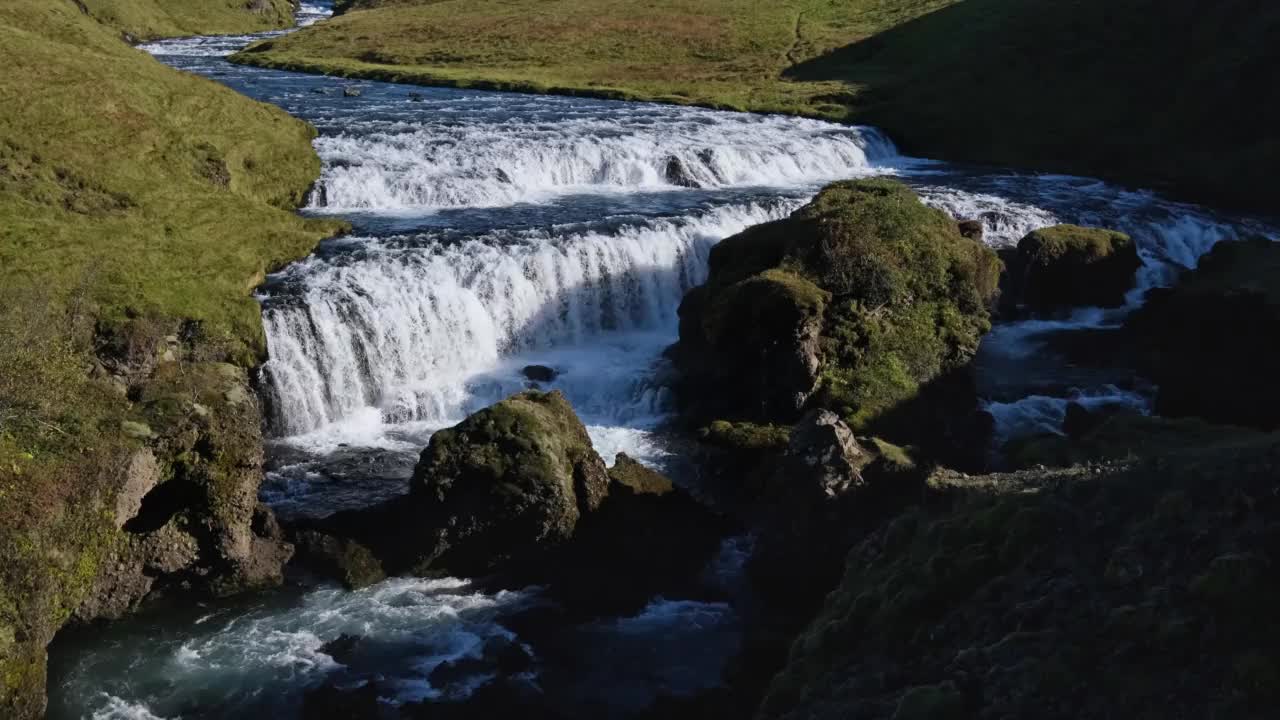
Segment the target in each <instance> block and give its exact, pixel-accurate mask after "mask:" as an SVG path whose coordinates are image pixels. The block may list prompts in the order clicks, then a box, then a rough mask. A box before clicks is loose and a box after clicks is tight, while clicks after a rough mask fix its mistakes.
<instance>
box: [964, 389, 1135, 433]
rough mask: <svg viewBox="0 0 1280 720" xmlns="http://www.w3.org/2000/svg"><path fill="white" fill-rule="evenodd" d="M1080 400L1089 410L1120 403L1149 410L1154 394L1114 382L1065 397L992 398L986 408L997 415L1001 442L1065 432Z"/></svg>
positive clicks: (1077, 391)
mask: <svg viewBox="0 0 1280 720" xmlns="http://www.w3.org/2000/svg"><path fill="white" fill-rule="evenodd" d="M1071 403H1078V404H1079V405H1081V406H1083V407H1084V408H1085V409H1086V410H1090V411H1096V410H1100V409H1103V408H1111V407H1120V408H1124V409H1125V410H1129V411H1132V412H1138V413H1143V414H1146V412H1147V411H1148V410H1149V407H1150V398H1148V397H1147V396H1145V395H1143V394H1142V393H1138V392H1134V391H1132V390H1123V389H1121V388H1118V387H1115V386H1114V385H1107V386H1103V387H1102V388H1099V389H1096V390H1079V389H1077V390H1073V391H1072V392H1070V393H1069V394H1067V395H1066V396H1065V397H1050V396H1047V395H1029V396H1027V397H1024V398H1021V399H1019V400H1015V401H1012V402H989V403H986V410H987V411H988V412H990V413H991V415H992V417H994V418H995V421H996V425H995V434H996V437H997V439H998V441H999V442H1007V441H1009V440H1016V439H1019V438H1024V437H1030V436H1033V435H1062V434H1063V432H1062V422H1063V420H1065V419H1066V416H1067V406H1068V405H1070V404H1071Z"/></svg>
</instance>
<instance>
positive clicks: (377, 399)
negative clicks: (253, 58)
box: [263, 200, 799, 434]
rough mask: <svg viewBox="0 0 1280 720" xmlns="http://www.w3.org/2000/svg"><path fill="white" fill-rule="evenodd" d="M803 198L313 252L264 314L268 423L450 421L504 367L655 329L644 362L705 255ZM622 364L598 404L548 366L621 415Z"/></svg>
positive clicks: (506, 381) (499, 385)
mask: <svg viewBox="0 0 1280 720" xmlns="http://www.w3.org/2000/svg"><path fill="white" fill-rule="evenodd" d="M798 204H799V202H798V201H787V200H780V201H776V202H772V203H768V204H751V205H746V206H739V205H734V206H727V207H721V208H716V209H714V210H711V211H708V212H706V213H703V214H700V215H694V216H685V217H677V218H661V219H652V220H638V221H636V222H634V223H623V224H620V225H616V226H614V227H611V228H608V229H607V230H606V229H603V228H600V227H598V226H591V225H587V226H569V227H560V228H555V229H553V230H552V231H543V230H539V231H526V232H518V233H497V234H491V235H489V236H487V237H479V238H468V239H465V240H462V241H459V242H444V241H441V240H440V239H437V238H434V237H431V236H429V235H420V236H417V237H413V238H391V239H386V240H381V241H379V240H373V239H369V240H367V241H365V240H360V241H357V242H360V243H361V245H362V247H361V249H360V251H359V252H358V253H351V254H345V255H338V256H335V257H332V258H329V259H320V258H313V259H312V260H310V261H308V262H306V263H303V264H300V265H297V266H295V267H294V268H293V269H291V270H290V271H289V272H288V273H287V274H286V275H287V277H286V278H281V280H280V281H281V282H287V280H288V279H289V278H292V277H297V278H299V283H300V284H301V285H302V287H303V289H302V291H301V293H300V294H299V295H294V296H288V295H286V296H285V297H284V299H283V301H282V302H279V303H276V302H274V298H268V299H267V302H266V309H265V312H264V315H263V317H264V320H265V323H266V328H267V337H268V340H269V343H270V355H271V360H270V362H268V363H267V365H266V367H265V370H266V373H267V376H268V377H269V379H270V385H271V388H272V393H273V399H274V402H273V406H274V408H275V418H274V419H275V423H276V427H277V428H279V429H280V430H281V431H282V432H284V433H286V434H299V433H305V432H309V431H313V430H317V429H319V428H321V427H323V426H325V425H328V424H330V423H333V422H336V421H341V420H343V419H346V418H351V417H355V416H358V415H359V414H361V412H362V411H364V410H366V409H369V408H374V409H377V410H378V412H379V413H380V415H381V418H382V420H383V421H384V422H388V423H397V422H406V421H424V422H427V423H429V424H432V425H435V426H437V427H438V426H441V425H444V424H447V423H451V422H456V421H457V420H459V419H461V417H462V416H464V415H465V414H466V413H467V412H468V411H471V410H474V409H476V406H477V405H479V406H483V405H487V404H490V403H492V402H495V401H497V400H498V399H501V397H502V396H503V395H505V394H509V393H510V392H514V391H515V390H518V389H519V386H520V380H522V378H521V377H520V375H519V369H520V367H519V363H515V365H516V366H515V367H512V359H513V358H521V357H523V358H525V359H526V360H528V361H529V362H530V363H532V362H534V361H535V360H540V359H544V358H545V357H546V356H547V354H548V353H550V352H553V351H555V350H556V349H564V348H574V347H582V346H583V345H584V344H588V343H590V342H592V341H594V340H597V339H599V338H600V337H601V336H603V335H608V334H613V333H627V334H629V335H630V336H632V337H633V338H637V339H639V338H642V337H643V335H645V334H648V335H649V336H651V337H652V339H653V340H655V341H656V342H654V343H652V347H651V348H649V352H647V353H645V352H640V353H638V355H641V356H647V359H649V360H652V359H653V356H654V355H656V353H655V352H653V351H654V350H657V351H660V350H661V348H662V346H663V345H665V344H667V343H669V342H670V341H671V340H672V339H673V337H672V334H671V331H672V329H673V328H674V327H675V324H676V309H677V307H678V305H679V302H680V299H681V297H682V296H683V295H684V293H685V292H686V291H687V290H689V289H690V288H691V287H693V286H694V285H696V284H698V283H700V282H701V281H702V280H703V278H704V277H705V275H706V264H707V256H708V254H709V252H710V249H711V246H712V245H713V244H714V243H715V242H716V241H717V240H719V239H720V238H722V237H726V236H727V235H731V234H733V233H735V232H738V231H740V230H743V229H745V228H747V227H749V226H751V225H754V224H757V223H760V222H765V221H767V220H770V219H776V218H779V217H782V216H784V215H785V214H786V213H787V212H789V211H790V210H793V209H794V208H795V207H796V206H797V205H798ZM638 341H639V342H640V343H642V344H644V340H642V339H640V340H638ZM637 359H638V360H640V361H641V363H643V361H644V360H646V357H638V358H637ZM631 369H632V370H633V371H634V372H635V373H636V376H633V377H629V378H623V379H622V382H621V384H620V386H619V387H617V388H613V390H614V392H609V389H605V392H604V397H592V394H593V391H597V392H598V391H599V390H600V388H599V387H598V386H596V385H595V381H596V380H597V379H598V378H597V377H594V376H593V373H595V369H593V368H585V367H584V368H577V371H576V372H575V371H574V370H573V369H568V368H564V367H561V368H557V370H559V371H560V373H561V382H560V383H559V384H560V385H562V386H563V387H565V389H566V391H567V392H568V393H569V395H570V398H571V399H573V400H576V401H577V402H575V405H577V406H578V407H579V408H580V409H582V408H583V406H587V408H588V409H592V407H593V406H594V409H597V410H599V411H601V412H604V413H608V412H611V411H612V412H613V413H615V414H622V415H625V414H627V413H632V412H634V411H635V410H636V408H635V407H634V401H635V400H636V399H637V395H638V393H637V392H636V390H637V387H636V385H637V381H639V380H641V379H642V378H640V377H639V375H640V374H641V373H643V372H644V367H643V365H642V364H638V366H637V367H635V368H631ZM575 376H577V377H581V378H582V379H583V380H584V381H586V382H585V383H578V382H574V381H575V379H576V377H575ZM494 391H496V393H495V392H494ZM655 409H656V408H655Z"/></svg>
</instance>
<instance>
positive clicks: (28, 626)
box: [0, 0, 339, 718]
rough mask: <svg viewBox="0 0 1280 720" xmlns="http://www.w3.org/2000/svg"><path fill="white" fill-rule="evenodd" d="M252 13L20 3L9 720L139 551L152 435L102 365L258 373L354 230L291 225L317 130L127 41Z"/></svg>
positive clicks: (4, 456)
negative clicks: (313, 256)
mask: <svg viewBox="0 0 1280 720" xmlns="http://www.w3.org/2000/svg"><path fill="white" fill-rule="evenodd" d="M237 5H239V7H240V8H241V10H240V11H238V14H239V15H241V16H243V17H242V18H240V19H239V20H237V19H236V18H235V17H234V16H233V14H232V10H231V9H232V8H233V7H235V6H237ZM244 7H245V6H244V4H242V3H231V2H221V3H219V2H210V3H195V2H186V3H181V2H177V0H154V1H152V2H147V3H144V2H140V1H139V2H128V3H126V2H123V1H121V2H114V3H111V2H105V1H104V2H97V1H94V0H84V8H85V9H87V10H89V11H91V12H93V13H94V16H90V15H89V14H86V13H85V12H84V11H82V9H81V7H79V6H78V4H77V3H76V2H74V0H7V1H6V2H4V3H2V4H0V64H2V65H3V67H4V68H5V70H4V72H3V73H0V97H4V98H6V100H5V102H4V103H3V104H2V105H0V716H4V717H13V718H28V717H36V716H38V715H39V713H40V708H41V706H42V698H43V682H44V661H43V653H44V645H45V643H47V642H48V640H49V639H50V637H52V635H53V633H54V632H55V631H56V630H57V629H58V627H59V626H60V625H61V624H62V623H63V622H64V621H65V620H66V619H67V617H68V616H69V615H70V613H71V612H72V611H73V610H74V609H75V608H76V607H77V605H78V604H79V602H80V599H81V598H82V597H83V594H84V592H85V591H86V589H87V588H88V586H89V584H90V583H91V582H92V580H93V577H94V574H95V573H96V570H97V564H98V561H99V558H100V557H101V556H102V555H103V553H105V552H106V551H107V550H109V549H110V547H111V543H112V541H113V539H114V538H115V537H117V535H118V531H117V530H116V528H115V526H114V525H113V524H112V517H111V513H110V512H109V511H108V509H109V508H111V507H113V506H114V501H113V497H114V494H115V493H116V492H117V490H118V486H119V484H120V482H121V481H122V472H121V471H122V469H123V468H124V467H125V466H126V465H127V461H126V460H127V457H128V453H129V452H131V451H132V450H133V449H134V448H136V447H137V446H138V441H137V440H136V439H133V438H130V437H128V436H127V434H126V433H125V432H124V424H125V423H127V422H130V421H137V420H144V419H146V418H144V417H143V415H142V413H143V409H142V408H141V407H140V406H138V405H136V404H135V403H134V402H133V401H132V400H131V399H130V397H132V396H128V397H127V396H126V395H125V394H124V393H123V392H122V391H121V390H120V389H117V388H115V387H113V383H112V382H110V381H109V378H108V377H107V376H108V374H109V373H107V372H106V371H105V370H104V368H103V365H102V363H101V362H100V360H102V362H107V361H108V358H113V359H115V360H118V361H120V362H121V363H124V364H128V363H136V364H137V365H138V366H139V367H148V366H151V365H154V363H155V362H156V361H157V360H158V359H160V358H159V356H160V354H161V353H162V352H163V350H164V349H165V346H166V343H165V337H166V336H170V335H180V336H181V340H180V344H181V348H180V353H181V357H182V358H183V359H188V360H193V361H196V362H202V363H204V362H210V361H214V362H216V361H231V362H235V363H237V364H239V365H241V366H249V365H253V364H256V363H257V362H259V361H260V359H261V358H262V357H263V355H264V353H265V342H264V338H263V332H262V327H261V318H260V310H259V308H258V305H257V303H256V302H255V301H254V300H253V298H252V296H251V291H252V289H253V288H254V287H255V286H256V285H257V284H259V283H260V282H261V280H262V278H263V276H264V274H265V273H266V272H269V271H270V270H272V269H273V268H277V267H280V266H281V265H283V264H285V263H287V262H289V261H291V260H294V259H297V258H299V257H302V256H304V255H305V254H306V253H307V252H308V251H309V250H310V249H311V248H312V247H313V246H314V245H315V243H316V242H318V241H319V240H320V239H321V238H323V237H325V236H326V235H329V234H332V233H334V232H335V231H337V230H338V229H339V225H338V224H336V223H332V222H318V221H308V220H304V219H302V218H300V217H298V216H297V215H296V214H295V213H294V212H293V211H292V208H294V207H295V206H296V204H297V203H298V202H299V201H300V200H301V199H302V197H303V194H304V193H305V191H306V189H307V187H308V186H309V185H310V183H311V182H313V181H314V179H315V178H316V176H317V175H318V173H319V159H318V158H317V157H316V155H315V152H314V150H313V149H312V148H311V144H310V141H311V139H312V138H313V136H314V130H313V129H312V128H310V127H309V126H307V125H306V124H305V123H303V122H300V121H298V120H295V119H293V118H291V117H289V116H288V115H287V114H285V113H284V112H282V111H281V110H279V109H277V108H274V107H270V106H267V105H264V104H260V103H257V102H254V101H251V100H249V99H247V98H245V97H243V96H241V95H238V94H236V93H235V92H233V91H231V90H229V89H227V88H225V87H223V86H221V85H218V84H216V83H214V82H211V81H208V80H204V79H200V78H196V77H193V76H189V75H185V74H183V73H179V72H177V71H175V70H172V69H170V68H167V67H165V66H163V65H162V64H160V63H159V62H157V61H156V60H154V59H153V58H151V57H150V56H148V55H147V54H146V53H143V52H141V51H139V50H136V49H133V48H131V47H129V46H128V45H127V44H126V43H124V42H123V41H122V40H121V37H120V34H121V32H122V30H123V31H127V32H131V33H140V34H147V35H151V34H170V33H173V32H179V31H206V30H207V31H232V30H235V31H245V30H251V29H259V28H262V27H265V26H266V22H267V21H264V20H262V19H261V18H260V17H259V16H258V15H257V14H256V13H246V12H245V11H244ZM110 8H115V9H114V10H110ZM162 9H168V10H169V11H171V12H169V13H168V14H167V15H164V16H163V17H162V16H160V15H158V14H157V15H156V16H155V17H154V18H153V17H152V16H151V13H152V12H155V13H160V11H161V10H162ZM109 12H119V13H121V14H120V15H118V16H114V15H112V16H110V18H114V19H111V20H110V21H111V22H112V23H113V25H112V26H108V25H105V24H102V23H101V22H98V21H97V20H95V19H94V18H95V17H101V18H103V19H108V17H109V16H108V13H109ZM151 20H154V22H151ZM138 23H141V24H138ZM206 23H207V24H206ZM270 24H273V25H274V24H279V23H278V21H277V20H270ZM169 367H170V369H173V367H175V366H173V365H171V366H169ZM180 367H186V365H182V366H180ZM140 379H141V378H135V380H140ZM138 397H139V398H140V399H143V400H145V398H146V393H145V392H144V393H140V394H139V395H138ZM10 638H11V639H12V640H10Z"/></svg>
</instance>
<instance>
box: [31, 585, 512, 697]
mask: <svg viewBox="0 0 1280 720" xmlns="http://www.w3.org/2000/svg"><path fill="white" fill-rule="evenodd" d="M529 598H530V595H529V594H528V593H523V592H499V593H495V594H484V593H479V592H474V591H472V590H471V589H470V588H469V586H468V584H467V583H466V582H465V581H462V580H456V579H438V580H423V579H411V578H399V579H393V580H387V581H384V582H382V583H379V584H377V585H374V586H372V587H369V588H365V589H363V590H358V591H354V592H349V591H345V590H340V589H337V588H322V589H317V590H313V591H311V592H308V593H306V594H305V595H303V596H302V597H301V598H300V599H298V600H297V601H296V602H293V603H287V604H283V605H280V604H277V605H265V606H261V607H258V608H255V609H250V610H248V611H234V610H226V611H223V612H220V613H218V614H216V615H215V616H214V617H213V618H212V619H205V621H204V622H202V623H190V624H184V625H181V626H177V627H162V628H157V627H154V626H152V625H150V624H148V623H129V624H127V625H125V626H123V627H120V628H116V629H115V630H114V631H115V632H117V633H119V634H122V635H124V636H125V637H123V638H117V642H113V643H109V644H104V645H100V646H98V647H96V648H95V649H94V651H93V652H87V653H84V654H82V655H81V656H80V657H79V658H78V659H77V663H76V664H75V666H74V667H72V668H70V669H69V670H68V671H67V672H66V673H65V676H64V678H63V681H62V691H63V695H62V699H63V700H64V701H65V700H66V699H81V698H83V699H84V700H83V703H84V704H83V705H82V706H84V707H91V708H93V710H92V712H93V717H94V720H150V719H152V718H166V719H170V720H172V719H173V718H176V717H177V716H179V715H182V714H183V713H184V712H186V711H188V710H193V709H195V710H198V712H197V713H196V716H199V717H208V716H215V717H269V716H271V715H272V714H273V713H276V712H281V711H288V710H289V708H291V707H293V706H294V704H295V703H296V702H297V701H298V699H299V697H300V695H301V693H302V692H303V691H304V690H305V689H307V688H311V687H315V686H316V685H319V684H320V683H322V682H324V681H325V680H333V681H335V682H340V683H342V682H346V683H357V682H359V681H361V680H362V679H368V678H378V679H379V687H380V688H382V689H383V690H384V699H385V700H386V701H388V702H393V703H396V702H405V701H409V700H417V699H424V698H435V697H439V696H440V692H441V689H440V688H434V687H432V686H431V685H430V683H429V681H428V680H427V677H428V676H429V675H430V673H431V671H432V670H433V669H434V668H435V667H436V666H438V665H439V664H441V663H443V662H445V661H448V660H455V659H458V658H460V657H466V656H478V655H479V653H480V649H481V647H482V646H483V644H484V642H485V641H486V640H487V639H489V638H493V637H499V636H501V637H505V638H510V637H511V634H510V633H509V632H508V631H507V630H505V629H504V628H502V627H501V626H500V625H499V624H498V623H497V622H496V619H497V617H498V615H499V614H500V613H503V612H509V611H511V610H513V609H516V608H519V607H522V606H523V605H524V604H526V603H527V602H528V600H529ZM343 634H348V635H353V636H358V637H359V638H360V642H359V644H358V645H357V646H356V647H355V649H354V650H353V651H352V653H351V657H349V658H348V657H346V656H344V657H343V659H344V661H345V662H346V663H348V665H344V664H343V663H340V662H338V661H337V660H336V659H334V658H333V657H331V656H329V655H328V654H326V653H325V651H324V645H325V643H327V642H329V641H332V640H335V639H336V638H338V637H339V636H340V635H343ZM144 638H145V641H144ZM124 640H128V641H127V642H125V641H124ZM122 698H130V699H129V700H125V699H122ZM54 713H55V715H59V714H64V713H63V708H62V707H55V708H54Z"/></svg>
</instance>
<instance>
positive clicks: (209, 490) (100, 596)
mask: <svg viewBox="0 0 1280 720" xmlns="http://www.w3.org/2000/svg"><path fill="white" fill-rule="evenodd" d="M141 388H142V389H141V391H140V397H139V401H140V404H141V405H142V406H143V408H144V411H145V413H146V415H147V421H148V422H147V423H146V424H145V425H144V424H141V423H135V424H137V425H138V426H139V430H138V432H137V433H136V434H137V435H138V436H139V437H140V439H143V440H145V441H146V443H147V447H145V448H143V449H140V450H137V451H135V452H134V453H133V455H132V456H131V458H130V460H129V462H128V465H127V466H126V468H125V472H124V475H125V477H124V481H123V483H122V486H121V488H122V489H121V492H120V493H119V494H118V495H117V497H116V503H115V519H116V524H117V526H118V527H120V528H121V530H122V532H121V537H120V541H119V542H117V543H116V544H115V545H114V547H113V549H112V551H111V554H110V556H109V557H107V558H106V559H105V561H104V562H103V563H102V564H101V565H100V569H99V573H98V576H97V577H96V578H95V579H94V582H93V585H92V588H91V589H90V591H89V592H88V594H87V595H86V597H85V599H84V601H83V603H82V604H81V605H80V607H79V608H78V609H77V610H76V616H77V617H78V618H80V619H81V620H92V619H98V618H108V619H113V618H119V617H122V616H124V615H125V614H127V613H128V612H130V611H131V610H133V609H135V608H136V607H137V606H138V605H139V604H141V603H142V602H143V601H145V600H146V599H147V598H148V597H149V596H151V595H152V593H153V592H157V591H165V590H166V589H167V588H169V587H171V586H176V585H182V586H183V587H184V588H185V589H184V590H183V592H188V591H196V592H204V593H208V594H212V595H217V596H222V595H229V594H233V593H236V592H240V591H243V590H247V589H252V588H259V587H263V586H268V585H274V584H278V583H279V582H280V581H281V578H282V571H283V566H284V564H285V562H287V561H288V560H289V558H290V557H291V556H292V554H293V547H292V546H291V545H290V544H289V543H287V542H285V539H284V535H283V533H282V531H281V530H280V527H279V526H278V525H277V524H276V522H275V517H274V515H273V514H272V513H271V510H270V509H269V508H267V507H266V506H264V505H262V504H261V503H259V502H258V498H257V496H258V485H259V483H260V482H261V478H262V435H261V432H260V430H259V427H260V423H261V420H260V417H261V414H260V410H259V408H258V404H257V400H256V398H255V397H254V395H253V393H252V391H251V390H250V388H249V386H248V382H247V378H246V376H245V373H244V371H243V370H241V369H239V368H236V367H233V366H231V365H221V364H213V363H209V364H191V365H188V366H187V367H185V368H184V369H183V370H182V371H179V369H178V367H177V365H176V364H174V363H169V364H166V365H161V366H160V367H159V368H157V369H155V370H154V371H153V375H152V377H151V378H150V379H149V380H148V381H147V382H146V384H145V385H142V386H141ZM143 429H145V431H146V432H145V433H143V432H142V430H143Z"/></svg>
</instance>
